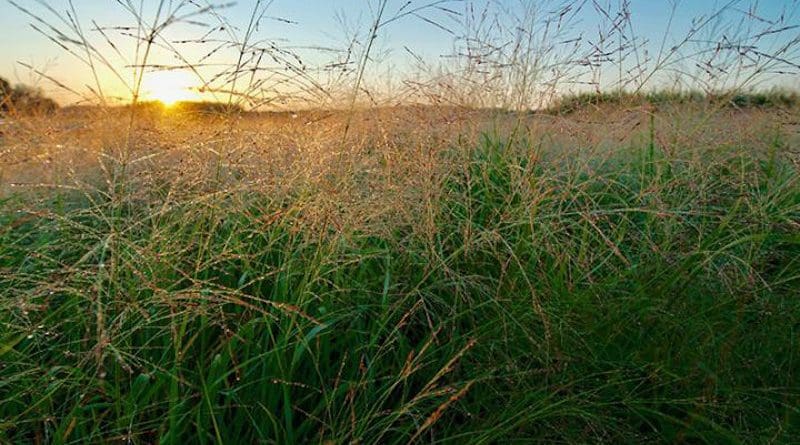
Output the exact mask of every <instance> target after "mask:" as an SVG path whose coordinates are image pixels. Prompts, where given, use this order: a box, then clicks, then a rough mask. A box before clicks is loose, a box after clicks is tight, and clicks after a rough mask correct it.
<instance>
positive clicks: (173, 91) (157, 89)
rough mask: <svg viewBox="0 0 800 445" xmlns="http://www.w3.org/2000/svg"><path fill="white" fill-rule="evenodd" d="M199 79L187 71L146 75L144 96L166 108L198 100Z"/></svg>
mask: <svg viewBox="0 0 800 445" xmlns="http://www.w3.org/2000/svg"><path fill="white" fill-rule="evenodd" d="M196 84H197V79H196V77H195V76H193V75H192V74H191V73H188V72H186V71H157V72H152V73H147V74H145V77H144V81H143V83H142V95H143V96H144V97H146V98H147V99H148V100H157V101H160V102H162V103H163V104H164V105H166V106H171V105H174V104H175V103H177V102H181V101H190V100H196V99H198V94H197V91H196Z"/></svg>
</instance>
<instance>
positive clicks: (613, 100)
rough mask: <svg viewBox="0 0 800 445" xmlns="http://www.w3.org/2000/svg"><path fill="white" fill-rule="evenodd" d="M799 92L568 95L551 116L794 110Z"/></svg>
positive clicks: (554, 108) (553, 110) (585, 93)
mask: <svg viewBox="0 0 800 445" xmlns="http://www.w3.org/2000/svg"><path fill="white" fill-rule="evenodd" d="M798 103H800V101H799V100H798V95H797V92H794V91H784V90H770V91H758V92H735V91H730V92H718V93H712V94H706V93H703V92H700V91H671V90H656V91H650V92H642V93H631V92H626V91H616V92H614V91H603V92H584V93H577V94H570V95H565V96H563V97H561V98H559V99H558V100H557V101H556V103H555V104H554V105H553V106H551V107H550V108H549V109H548V112H550V113H556V114H569V113H573V112H575V111H578V110H581V109H584V108H586V107H591V106H602V105H622V106H642V105H651V106H656V107H657V106H663V105H668V104H672V105H686V104H710V105H718V106H721V107H723V108H794V107H797V105H798Z"/></svg>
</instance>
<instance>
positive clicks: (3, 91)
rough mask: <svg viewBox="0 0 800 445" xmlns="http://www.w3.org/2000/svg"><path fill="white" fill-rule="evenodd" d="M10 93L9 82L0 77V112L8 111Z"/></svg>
mask: <svg viewBox="0 0 800 445" xmlns="http://www.w3.org/2000/svg"><path fill="white" fill-rule="evenodd" d="M10 94H11V84H10V83H8V81H7V80H5V79H3V78H2V77H0V112H5V111H8V106H9V101H10Z"/></svg>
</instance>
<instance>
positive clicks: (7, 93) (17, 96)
mask: <svg viewBox="0 0 800 445" xmlns="http://www.w3.org/2000/svg"><path fill="white" fill-rule="evenodd" d="M57 108H58V104H57V103H56V102H55V101H54V100H53V99H50V98H49V97H46V96H45V95H44V94H43V93H42V92H41V90H39V89H36V88H31V87H29V86H25V85H17V86H15V87H12V86H11V83H10V82H8V81H7V80H5V79H3V78H0V112H2V113H8V112H12V111H13V112H15V113H25V114H31V113H51V112H53V111H55V110H56V109H57Z"/></svg>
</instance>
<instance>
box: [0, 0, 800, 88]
mask: <svg viewBox="0 0 800 445" xmlns="http://www.w3.org/2000/svg"><path fill="white" fill-rule="evenodd" d="M14 1H15V2H16V3H17V4H19V5H20V6H23V7H25V8H29V9H30V10H31V11H35V12H36V13H37V14H42V15H43V16H44V17H49V19H48V20H51V21H54V20H56V19H55V18H54V17H53V16H52V15H51V14H49V13H48V12H47V11H46V10H45V9H44V8H43V7H42V5H41V4H40V2H43V1H46V2H47V4H49V5H51V6H52V7H53V8H54V9H56V10H58V11H65V10H66V8H67V7H68V2H67V0H14ZM143 1H144V4H145V7H146V9H148V10H149V13H150V14H149V15H152V12H153V11H154V9H153V8H154V7H155V5H156V4H157V3H158V0H143ZM172 1H173V2H175V3H177V0H172ZM430 1H431V0H427V2H430ZM530 1H533V0H530ZM619 1H621V0H598V2H599V3H600V4H611V5H612V6H616V5H617V4H618V2H619ZM132 2H133V3H134V4H138V2H139V0H132ZM487 2H489V3H491V4H492V6H493V7H496V8H508V10H510V11H515V10H520V11H521V10H522V9H524V7H525V6H530V5H531V3H530V2H529V1H526V0H469V1H468V2H459V1H453V2H450V3H448V4H446V5H445V6H447V7H448V8H451V9H453V10H457V11H463V10H464V8H465V5H466V3H472V4H473V5H474V6H475V7H476V8H480V7H482V6H483V5H485V4H487ZM216 3H223V2H216ZM255 3H256V0H240V1H238V2H237V3H236V4H235V5H234V6H232V7H230V8H227V9H225V10H224V11H222V12H223V14H224V15H225V16H226V17H227V18H228V19H229V20H230V22H231V23H233V24H237V25H238V26H239V27H240V28H242V29H243V28H244V27H245V26H246V24H247V22H248V18H249V14H250V12H251V11H252V8H253V6H254V5H255ZM405 3H406V0H390V2H389V7H388V11H387V14H388V15H390V16H391V15H392V14H393V13H394V11H397V10H398V9H399V8H400V7H402V5H403V4H405ZM424 3H426V1H423V0H414V1H413V2H412V6H420V5H422V4H424ZM545 3H546V5H545V6H544V8H543V9H546V8H550V9H555V7H557V6H558V5H560V4H563V3H566V1H562V0H543V1H537V4H545ZM727 3H728V1H727V0H726V1H724V2H723V1H717V0H682V1H678V6H677V9H676V10H677V15H676V16H675V18H674V22H673V24H672V27H671V32H670V33H669V34H667V45H670V44H672V43H673V42H674V41H675V40H677V39H679V37H680V36H683V35H685V33H686V32H687V31H688V30H689V29H690V28H691V26H692V19H693V18H695V17H698V16H701V15H703V14H707V13H709V12H710V11H713V10H715V9H716V8H718V7H719V6H720V5H722V4H727ZM74 4H75V7H76V9H77V12H78V16H79V17H80V18H81V19H82V23H83V26H84V28H85V29H88V28H90V27H91V20H95V21H96V22H97V23H99V24H101V25H102V26H125V25H130V24H131V19H130V16H129V15H127V14H126V13H125V12H124V11H123V10H122V8H120V7H119V6H118V4H117V2H116V1H115V0H74ZM377 4H378V1H377V0H274V1H273V2H272V3H271V5H270V7H269V9H268V12H267V15H268V16H272V17H277V18H285V19H289V20H292V21H293V22H296V23H292V24H287V23H284V22H282V21H280V20H273V19H269V20H265V21H264V22H262V26H261V27H260V29H259V32H258V37H259V38H264V39H270V40H274V41H278V42H282V43H281V44H282V45H287V46H296V47H303V46H309V45H320V46H331V47H337V48H342V47H344V46H346V38H345V36H347V35H348V29H350V30H360V31H362V32H363V31H364V30H365V29H367V27H368V24H369V19H370V17H371V16H372V15H373V14H374V10H375V7H376V5H377ZM589 4H591V1H589ZM734 4H735V6H736V7H737V8H738V9H740V10H742V11H753V12H755V13H756V15H757V16H759V17H765V18H775V17H778V16H780V15H781V14H782V13H784V12H785V13H789V14H794V17H796V18H798V23H800V15H797V14H798V2H797V1H796V0H762V1H747V0H741V1H734ZM671 5H672V1H670V0H632V15H633V23H634V24H635V26H636V32H637V34H638V35H639V36H640V37H642V38H645V39H648V40H650V41H651V44H650V47H651V51H655V49H652V48H653V47H656V46H658V44H660V42H661V40H662V37H663V36H664V35H665V33H666V32H667V27H666V19H667V17H669V13H670V10H671V8H672V6H671ZM587 11H592V9H591V8H588V9H587ZM424 15H425V16H426V17H428V18H431V19H434V20H437V21H439V22H441V23H443V24H446V23H448V22H447V20H448V17H447V14H445V13H442V12H441V11H436V10H430V11H428V12H427V13H425V14H424ZM204 21H206V22H207V21H208V20H207V19H206V20H204ZM31 22H32V20H31V19H30V18H29V17H27V16H25V15H24V14H23V13H22V12H20V11H18V10H17V9H16V8H14V7H13V6H12V5H11V4H9V3H8V2H7V0H0V27H2V29H3V33H4V39H3V41H4V43H3V44H1V45H0V76H2V77H6V78H8V79H10V80H11V81H12V82H24V83H33V82H36V81H37V76H36V75H31V73H30V72H29V70H27V69H26V68H24V67H22V66H20V65H19V64H18V63H17V62H24V63H28V64H30V65H33V66H35V67H37V68H38V69H41V70H43V71H44V72H46V73H47V74H49V75H52V76H53V77H56V78H58V79H59V80H60V81H63V82H64V83H65V84H68V85H70V86H74V87H76V88H81V86H82V85H83V84H87V83H91V76H90V72H89V71H88V70H87V69H86V67H85V66H82V65H81V64H80V62H77V61H76V60H75V59H74V58H73V57H72V56H70V55H69V54H66V53H65V52H64V51H63V50H62V49H60V48H59V47H58V46H57V45H55V44H53V43H52V42H50V41H48V40H47V38H45V37H43V36H42V35H41V34H39V33H37V32H36V31H34V30H33V29H32V28H31V27H30V25H29V24H30V23H31ZM575 26H576V30H575V32H580V33H582V34H584V35H585V36H587V37H588V38H592V36H594V35H596V21H595V19H594V18H592V17H591V14H588V13H587V15H586V16H585V17H581V18H580V19H579V20H578V21H577V22H576V24H575ZM171 32H172V34H171V35H170V37H171V38H174V39H180V38H182V37H183V38H189V37H193V36H196V35H198V34H201V32H199V29H198V28H192V27H183V28H181V27H176V29H174V30H173V31H171ZM240 32H241V30H240ZM719 32H725V30H720V31H719ZM184 33H185V35H184ZM93 34H94V36H95V38H99V36H97V35H96V34H97V33H93ZM782 35H783V36H784V37H783V38H786V37H785V36H797V35H798V34H797V32H796V31H789V33H785V34H782ZM776 42H777V41H776ZM776 44H777V43H776ZM404 47H408V48H411V49H413V50H414V51H415V52H416V53H418V54H420V55H422V56H423V57H425V58H426V59H430V60H436V59H437V57H438V56H439V55H442V54H446V53H448V52H449V51H450V50H451V49H452V47H453V36H452V35H450V34H449V33H447V32H445V31H443V30H441V29H439V28H438V27H436V26H433V25H431V24H430V23H427V22H426V21H425V20H423V19H419V18H415V17H407V18H405V19H402V20H398V21H397V22H394V23H392V24H391V25H389V26H387V27H386V28H385V29H384V30H382V33H381V39H380V40H379V45H378V49H379V50H391V54H394V55H395V58H393V59H392V66H394V67H395V68H396V67H397V66H398V65H403V64H405V63H406V62H407V61H408V60H410V58H409V56H408V55H407V53H406V52H405V51H404V49H403V48H404ZM121 49H123V52H124V51H126V50H132V49H131V48H127V49H126V48H125V47H124V41H123V43H122V46H121ZM656 49H657V48H656ZM204 50H207V48H205V49H203V50H201V49H198V50H197V51H199V52H197V53H196V54H191V53H192V51H191V50H189V51H188V53H189V54H190V55H192V56H195V57H200V56H201V54H202V51H204ZM300 51H301V52H302V51H305V50H300ZM303 54H304V55H306V56H307V57H308V58H309V59H311V64H313V63H314V60H315V58H318V57H319V58H320V59H319V60H322V59H321V57H323V56H322V55H320V54H318V53H315V52H308V51H306V52H305V53H303ZM161 60H163V61H164V63H170V60H172V59H171V58H169V57H167V56H164V57H163V58H162V59H161ZM39 80H41V79H39ZM104 81H109V82H111V81H110V80H107V79H104ZM781 82H782V83H783V84H787V85H789V86H796V85H794V84H796V83H797V81H796V80H793V79H792V78H789V79H788V80H787V79H782V80H781ZM40 85H41V86H42V87H43V88H44V89H45V90H48V91H51V90H52V89H53V87H52V85H50V84H49V83H48V82H42V83H40Z"/></svg>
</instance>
